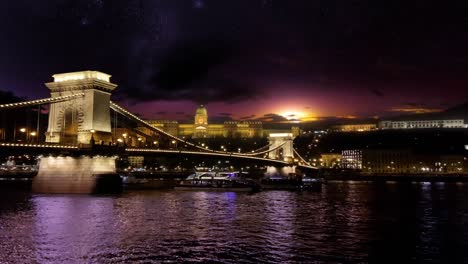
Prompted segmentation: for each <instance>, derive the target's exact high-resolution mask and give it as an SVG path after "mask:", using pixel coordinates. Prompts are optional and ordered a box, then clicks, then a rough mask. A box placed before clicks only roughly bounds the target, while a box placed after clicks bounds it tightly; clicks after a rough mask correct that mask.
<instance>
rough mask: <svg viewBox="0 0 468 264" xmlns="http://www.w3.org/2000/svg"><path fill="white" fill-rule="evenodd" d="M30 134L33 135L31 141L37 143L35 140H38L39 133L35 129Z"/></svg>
mask: <svg viewBox="0 0 468 264" xmlns="http://www.w3.org/2000/svg"><path fill="white" fill-rule="evenodd" d="M29 135H30V136H31V142H32V143H35V142H36V140H35V139H36V136H37V133H36V132H34V131H33V132H31V133H29Z"/></svg>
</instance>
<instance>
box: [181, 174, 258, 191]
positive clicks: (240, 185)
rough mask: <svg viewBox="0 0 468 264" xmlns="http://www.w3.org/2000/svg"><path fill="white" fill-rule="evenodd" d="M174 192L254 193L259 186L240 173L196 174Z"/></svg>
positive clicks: (183, 181) (184, 181)
mask: <svg viewBox="0 0 468 264" xmlns="http://www.w3.org/2000/svg"><path fill="white" fill-rule="evenodd" d="M175 189H176V190H184V191H188V190H197V191H200V190H203V191H256V190H259V185H258V184H256V183H255V182H254V181H253V180H251V179H248V178H246V177H245V175H244V174H243V173H240V172H198V173H194V174H192V175H190V176H188V177H187V179H185V180H182V181H180V182H179V184H177V185H176V186H175Z"/></svg>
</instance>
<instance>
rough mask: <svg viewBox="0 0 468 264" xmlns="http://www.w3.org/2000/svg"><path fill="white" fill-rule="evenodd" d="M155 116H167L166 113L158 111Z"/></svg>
mask: <svg viewBox="0 0 468 264" xmlns="http://www.w3.org/2000/svg"><path fill="white" fill-rule="evenodd" d="M156 114H157V115H166V114H167V111H159V112H156Z"/></svg>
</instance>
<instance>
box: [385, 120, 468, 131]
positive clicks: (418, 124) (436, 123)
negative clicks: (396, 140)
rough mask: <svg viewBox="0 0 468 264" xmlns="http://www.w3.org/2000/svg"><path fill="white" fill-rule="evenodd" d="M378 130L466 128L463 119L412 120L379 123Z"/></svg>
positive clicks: (467, 126)
mask: <svg viewBox="0 0 468 264" xmlns="http://www.w3.org/2000/svg"><path fill="white" fill-rule="evenodd" d="M378 127H379V128H380V129H412V128H468V124H465V121H464V120H463V119H449V120H414V121H391V120H384V121H380V122H379V126H378Z"/></svg>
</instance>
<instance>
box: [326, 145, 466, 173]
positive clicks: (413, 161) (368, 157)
mask: <svg viewBox="0 0 468 264" xmlns="http://www.w3.org/2000/svg"><path fill="white" fill-rule="evenodd" d="M322 159H323V158H322ZM341 161H342V162H341V166H342V167H343V168H347V169H356V170H361V171H362V172H363V173H377V174H379V173H383V174H410V173H417V174H420V173H432V174H453V173H467V172H468V161H467V157H466V156H465V155H437V154H415V153H414V152H412V151H411V150H409V149H354V150H343V151H342V159H341Z"/></svg>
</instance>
